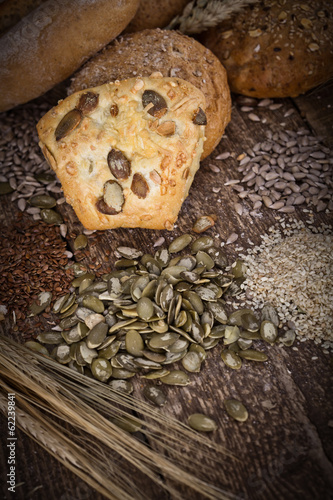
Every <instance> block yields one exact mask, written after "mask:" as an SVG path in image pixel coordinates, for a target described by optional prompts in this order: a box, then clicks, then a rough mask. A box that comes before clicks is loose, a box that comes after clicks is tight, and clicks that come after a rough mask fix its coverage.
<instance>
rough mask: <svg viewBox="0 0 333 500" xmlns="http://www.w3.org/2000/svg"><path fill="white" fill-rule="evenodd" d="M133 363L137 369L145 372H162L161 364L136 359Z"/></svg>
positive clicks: (144, 359)
mask: <svg viewBox="0 0 333 500" xmlns="http://www.w3.org/2000/svg"><path fill="white" fill-rule="evenodd" d="M133 361H134V365H135V366H136V367H138V368H143V369H144V370H160V369H161V368H162V366H161V363H157V362H156V361H153V360H151V359H147V358H135V359H134V360H133Z"/></svg>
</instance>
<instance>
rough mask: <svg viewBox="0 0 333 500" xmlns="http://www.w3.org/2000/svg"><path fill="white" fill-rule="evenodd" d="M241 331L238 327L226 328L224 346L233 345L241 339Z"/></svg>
mask: <svg viewBox="0 0 333 500" xmlns="http://www.w3.org/2000/svg"><path fill="white" fill-rule="evenodd" d="M239 335H240V331H239V328H238V326H229V325H228V326H226V328H225V330H224V339H223V343H224V345H229V344H232V343H233V342H236V341H237V340H238V339H239Z"/></svg>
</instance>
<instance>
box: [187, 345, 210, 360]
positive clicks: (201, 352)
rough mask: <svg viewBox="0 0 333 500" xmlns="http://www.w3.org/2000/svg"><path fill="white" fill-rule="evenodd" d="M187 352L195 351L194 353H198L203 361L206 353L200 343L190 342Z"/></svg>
mask: <svg viewBox="0 0 333 500" xmlns="http://www.w3.org/2000/svg"><path fill="white" fill-rule="evenodd" d="M189 352H195V353H196V354H198V356H199V358H200V361H201V362H203V361H205V359H206V358H207V353H206V351H205V349H204V348H203V347H202V346H201V345H198V344H191V345H190V349H189Z"/></svg>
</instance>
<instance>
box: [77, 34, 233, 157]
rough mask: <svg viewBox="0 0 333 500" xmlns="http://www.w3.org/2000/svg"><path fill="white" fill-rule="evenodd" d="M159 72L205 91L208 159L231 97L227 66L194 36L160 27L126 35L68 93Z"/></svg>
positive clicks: (84, 71) (82, 73)
mask: <svg viewBox="0 0 333 500" xmlns="http://www.w3.org/2000/svg"><path fill="white" fill-rule="evenodd" d="M155 71H159V72H161V73H162V75H163V76H171V77H177V78H182V79H183V80H187V81H189V82H190V83H192V84H193V85H194V86H195V87H197V88H198V89H200V90H201V91H202V92H203V94H204V96H205V98H206V115H207V126H206V141H205V144H204V151H203V155H202V158H205V157H206V156H208V155H209V154H210V153H211V152H212V151H213V149H214V148H215V147H216V146H217V144H218V143H219V141H220V140H221V137H222V135H223V132H224V129H225V127H226V126H227V124H228V123H229V121H230V114H231V99H230V92H229V87H228V84H227V76H226V72H225V69H224V68H223V66H222V64H221V63H220V62H219V60H218V59H217V57H215V56H214V54H213V53H212V52H211V51H210V50H208V49H207V48H205V47H204V46H203V45H201V44H200V43H199V42H197V41H196V40H194V39H193V38H190V37H188V36H185V35H183V34H181V33H179V32H176V31H169V30H160V29H154V30H144V31H141V32H138V33H132V34H127V35H125V36H121V37H119V38H118V39H117V40H114V41H113V42H112V43H111V44H109V45H108V46H107V47H105V48H104V49H103V50H102V51H101V52H100V53H99V54H97V55H96V56H95V57H93V58H91V59H90V60H89V61H88V62H87V63H86V64H85V65H84V66H83V68H81V69H80V70H79V71H78V72H77V73H76V74H75V75H74V77H73V79H72V83H71V86H70V88H69V93H73V92H76V91H78V90H81V89H84V88H88V87H95V86H97V85H102V84H103V83H106V82H112V81H115V80H124V79H126V78H131V77H133V76H149V75H151V74H152V73H153V72H155Z"/></svg>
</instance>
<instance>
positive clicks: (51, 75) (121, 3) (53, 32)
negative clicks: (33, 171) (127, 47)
mask: <svg viewBox="0 0 333 500" xmlns="http://www.w3.org/2000/svg"><path fill="white" fill-rule="evenodd" d="M138 3H139V0H48V1H46V2H44V3H43V4H42V5H40V6H39V7H38V8H37V9H35V10H33V11H32V12H30V14H29V15H27V16H26V17H24V18H23V19H22V20H21V21H20V22H19V23H18V24H16V25H15V27H14V28H12V29H10V30H9V31H8V32H7V33H6V34H5V35H3V36H2V37H1V38H0V88H1V94H0V111H5V110H7V109H10V108H12V107H14V106H16V105H18V104H22V103H24V102H27V101H29V100H31V99H33V98H35V97H38V96H40V95H42V94H43V93H44V92H46V91H47V90H49V89H51V88H52V87H53V86H54V85H55V84H57V83H59V82H61V81H63V80H65V79H66V78H68V77H69V76H70V75H71V74H72V73H73V72H74V71H75V70H76V69H77V68H78V67H79V66H80V65H81V64H83V63H84V61H85V60H87V59H88V58H89V57H90V56H92V55H93V54H94V53H95V52H97V51H98V50H100V49H101V48H102V47H103V46H104V45H106V44H107V43H108V42H110V41H111V40H112V39H113V38H115V37H116V36H117V35H118V34H119V33H120V32H121V31H122V30H123V29H124V28H125V26H127V24H128V23H129V21H130V20H131V19H132V17H133V15H134V14H135V12H136V9H137V7H138Z"/></svg>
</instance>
